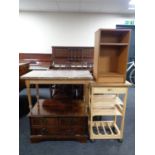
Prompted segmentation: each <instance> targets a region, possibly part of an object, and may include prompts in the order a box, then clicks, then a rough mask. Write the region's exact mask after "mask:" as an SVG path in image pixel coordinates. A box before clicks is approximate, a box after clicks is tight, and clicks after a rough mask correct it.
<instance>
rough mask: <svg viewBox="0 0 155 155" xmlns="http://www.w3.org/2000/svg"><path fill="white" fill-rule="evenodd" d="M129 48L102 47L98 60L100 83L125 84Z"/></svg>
mask: <svg viewBox="0 0 155 155" xmlns="http://www.w3.org/2000/svg"><path fill="white" fill-rule="evenodd" d="M127 48H128V47H127V46H101V47H100V54H99V58H98V65H99V67H98V81H99V82H100V81H101V82H108V80H109V79H110V78H111V80H110V81H114V82H123V81H124V80H125V79H124V75H125V74H126V61H127V54H128V53H127Z"/></svg>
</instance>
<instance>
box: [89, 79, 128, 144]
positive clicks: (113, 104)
mask: <svg viewBox="0 0 155 155" xmlns="http://www.w3.org/2000/svg"><path fill="white" fill-rule="evenodd" d="M129 86H130V83H129V82H127V81H126V82H125V83H106V84H105V83H104V84H102V83H96V82H93V83H91V84H90V92H89V123H88V124H89V134H90V135H89V136H90V139H91V140H95V139H118V140H120V141H122V140H123V131H124V121H125V112H126V102H127V93H128V87H129ZM98 116H100V119H99V120H98V119H96V118H97V117H98Z"/></svg>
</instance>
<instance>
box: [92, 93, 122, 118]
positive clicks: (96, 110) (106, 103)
mask: <svg viewBox="0 0 155 155" xmlns="http://www.w3.org/2000/svg"><path fill="white" fill-rule="evenodd" d="M122 111H123V103H122V101H121V100H120V98H119V97H116V96H115V95H94V96H93V99H92V106H91V115H92V116H100V115H101V116H104V115H107V116H110V115H111V116H114V115H117V116H122Z"/></svg>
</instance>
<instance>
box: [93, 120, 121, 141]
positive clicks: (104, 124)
mask: <svg viewBox="0 0 155 155" xmlns="http://www.w3.org/2000/svg"><path fill="white" fill-rule="evenodd" d="M120 138H121V133H120V130H119V128H118V126H117V125H116V123H114V122H113V121H93V123H92V129H91V139H120Z"/></svg>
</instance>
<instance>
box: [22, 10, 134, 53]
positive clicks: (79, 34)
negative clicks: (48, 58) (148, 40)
mask: <svg viewBox="0 0 155 155" xmlns="http://www.w3.org/2000/svg"><path fill="white" fill-rule="evenodd" d="M127 19H134V16H132V15H130V16H129V15H113V14H83V13H50V12H20V13H19V21H20V23H19V24H20V25H19V28H20V30H19V31H20V42H19V52H25V53H51V46H54V45H55V46H94V32H95V31H96V30H97V29H99V28H115V26H116V24H124V23H125V20H127Z"/></svg>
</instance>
